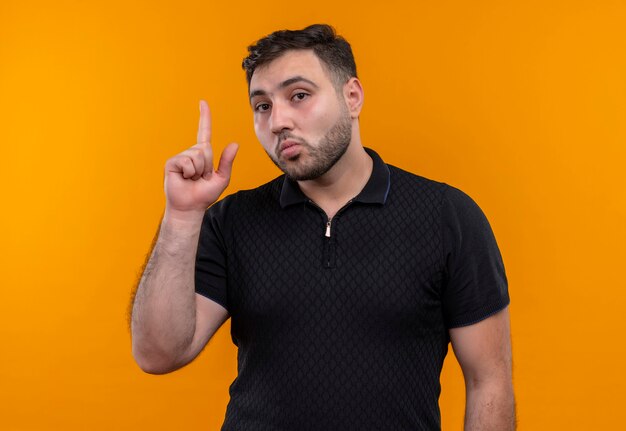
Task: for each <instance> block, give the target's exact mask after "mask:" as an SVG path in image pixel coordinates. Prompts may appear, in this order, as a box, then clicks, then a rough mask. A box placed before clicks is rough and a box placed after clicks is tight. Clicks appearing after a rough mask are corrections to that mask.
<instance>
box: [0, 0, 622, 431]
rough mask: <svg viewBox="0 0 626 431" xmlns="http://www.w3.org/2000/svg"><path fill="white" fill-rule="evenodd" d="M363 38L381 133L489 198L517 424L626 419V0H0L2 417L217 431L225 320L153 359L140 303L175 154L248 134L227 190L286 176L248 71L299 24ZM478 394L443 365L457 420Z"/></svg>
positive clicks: (226, 372) (367, 111) (0, 422)
mask: <svg viewBox="0 0 626 431" xmlns="http://www.w3.org/2000/svg"><path fill="white" fill-rule="evenodd" d="M314 22H329V23H331V24H333V25H334V26H335V27H336V28H337V29H338V31H339V32H340V33H341V34H343V35H345V36H346V37H347V39H348V40H349V41H350V42H351V43H352V45H353V48H354V52H355V55H356V59H357V65H358V68H359V72H360V77H361V79H362V82H363V85H364V88H365V93H366V100H365V107H364V111H363V114H362V117H361V120H362V122H361V124H362V131H363V141H364V143H365V145H367V146H370V147H372V148H374V149H375V150H377V151H378V152H379V153H380V154H381V155H382V156H383V158H384V159H385V160H386V161H387V162H388V163H392V164H396V165H399V166H401V167H403V168H405V169H408V170H411V171H413V172H416V173H418V174H421V175H423V176H427V177H430V178H432V179H436V180H439V181H445V182H448V183H450V184H452V185H455V186H457V187H459V188H461V189H463V190H464V191H465V192H467V193H468V194H470V195H471V196H472V197H473V198H474V199H475V200H476V201H477V202H478V203H479V205H480V206H481V207H482V208H483V210H484V211H485V213H486V214H487V216H488V217H489V219H490V221H491V224H492V227H493V229H494V231H495V233H496V236H497V238H498V242H499V244H500V247H501V250H502V254H503V256H504V259H505V264H506V268H507V274H508V277H509V282H510V292H511V296H512V306H511V313H512V331H513V348H514V362H515V364H514V365H515V376H514V377H515V389H516V394H517V402H518V418H519V429H520V430H604V429H607V430H608V429H617V428H618V427H620V426H621V425H623V424H624V423H626V413H625V409H624V408H623V404H624V401H625V398H626V396H625V395H624V394H625V393H626V376H625V372H624V367H623V364H624V359H623V358H624V356H625V354H626V349H625V347H624V342H623V332H624V329H625V327H626V325H625V324H624V320H623V309H624V303H625V301H624V300H625V298H626V293H625V291H626V289H625V288H626V283H624V276H623V275H622V271H623V267H624V263H623V261H624V257H625V253H624V244H625V240H626V228H625V225H626V223H625V222H626V217H625V215H626V199H625V192H624V186H625V185H626V181H625V180H624V174H623V173H622V172H623V171H622V170H623V167H624V165H625V163H626V150H625V149H624V144H625V141H626V3H625V2H624V1H617V0H615V1H608V0H602V1H600V0H593V1H592V0H588V1H572V0H567V1H525V2H502V1H485V0H480V1H471V2H469V1H440V2H432V1H417V2H415V1H408V0H407V1H404V2H399V1H394V0H389V1H386V2H383V3H374V4H373V5H372V6H366V5H365V3H364V2H363V3H358V2H339V1H334V0H333V1H328V0H321V1H317V2H304V3H299V2H293V1H285V0H275V1H272V2H269V3H268V2H252V1H248V0H245V1H237V2H215V1H195V2H190V1H176V2H166V1H136V2H122V1H119V0H115V1H106V2H104V1H78V0H74V1H69V0H60V1H55V2H51V1H50V2H44V1H17V0H8V1H7V0H4V1H2V2H1V3H0V143H1V149H2V153H1V154H2V159H1V162H0V163H1V165H0V166H1V168H0V185H1V187H2V192H1V195H0V198H1V199H2V211H0V226H1V227H2V232H1V233H0V254H1V256H0V283H1V284H2V287H1V290H0V339H1V354H0V429H3V430H44V429H59V430H72V429H77V430H78V429H90V430H99V429H102V430H110V429H120V430H122V429H128V430H131V429H152V430H169V429H186V430H207V429H210V430H213V429H218V428H219V425H220V424H221V422H222V419H223V415H224V411H225V406H226V403H227V395H228V386H229V383H230V382H231V380H232V379H233V377H234V375H235V371H236V364H235V353H236V352H235V348H234V346H233V345H232V344H231V342H230V336H229V329H230V326H229V325H228V324H227V325H226V326H225V327H224V328H222V330H220V332H219V333H218V334H217V335H216V337H215V338H214V339H213V340H212V341H211V343H210V346H209V348H207V349H206V350H205V352H204V353H203V354H202V355H201V356H200V358H199V359H198V360H196V361H195V362H194V363H193V364H191V365H190V366H188V367H187V368H185V369H183V370H181V371H179V372H176V373H174V374H171V375H167V376H160V377H159V376H150V375H146V374H143V373H142V372H141V371H140V370H139V369H138V367H137V366H136V365H135V364H134V362H133V360H132V357H131V353H130V337H129V332H128V329H127V323H126V308H127V304H128V299H129V294H130V290H131V287H132V286H133V284H134V283H135V281H136V278H137V276H138V272H139V269H140V266H141V264H142V263H143V260H144V256H145V254H146V253H147V252H148V248H149V245H150V243H151V240H152V237H153V235H154V233H155V231H156V228H157V225H158V222H159V219H160V216H161V213H162V210H163V205H164V197H163V191H162V175H163V174H162V170H163V164H164V162H165V160H166V159H167V158H168V157H171V156H172V155H174V154H176V153H178V152H180V151H182V150H183V149H185V148H187V147H189V146H191V145H193V143H194V141H195V133H196V126H197V117H198V100H199V99H200V98H206V99H207V100H208V101H209V103H210V104H211V106H212V110H213V115H214V117H213V118H214V140H213V142H214V145H215V146H216V147H218V148H219V149H221V148H223V147H224V146H225V145H226V144H227V143H228V142H230V141H237V142H239V143H240V144H241V146H242V148H241V149H240V153H239V155H238V159H237V160H236V162H235V171H234V177H233V180H232V183H231V186H230V189H229V190H230V191H235V190H237V189H240V188H251V187H254V186H255V185H258V184H260V183H262V182H265V181H267V180H269V179H271V178H273V177H274V176H275V175H277V174H278V171H277V170H276V169H275V168H274V166H273V165H272V164H271V162H269V161H268V160H267V157H266V155H265V153H264V152H263V150H262V149H261V147H260V145H259V144H258V142H257V141H256V138H255V136H254V132H253V128H252V116H251V111H250V109H249V107H248V106H247V101H246V85H245V80H244V74H243V71H241V69H240V67H239V65H240V62H241V59H242V58H243V57H244V55H245V54H246V50H245V48H246V46H247V45H248V44H249V43H251V42H253V41H255V40H256V39H257V38H259V37H261V36H263V35H265V34H267V33H269V32H271V31H273V30H276V29H279V28H301V27H303V26H305V25H307V24H310V23H314ZM463 403H464V391H463V381H462V376H461V374H460V372H459V368H458V366H457V365H456V362H455V361H454V359H453V357H452V356H451V355H450V356H449V358H448V361H447V362H446V367H445V371H444V375H443V394H442V398H441V408H442V415H443V428H444V430H460V429H461V423H462V417H463Z"/></svg>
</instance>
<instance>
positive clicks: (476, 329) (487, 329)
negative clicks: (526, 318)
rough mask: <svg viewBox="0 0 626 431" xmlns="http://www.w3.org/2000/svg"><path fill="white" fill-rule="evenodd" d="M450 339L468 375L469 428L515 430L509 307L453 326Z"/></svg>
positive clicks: (462, 367) (469, 430)
mask: <svg viewBox="0 0 626 431" xmlns="http://www.w3.org/2000/svg"><path fill="white" fill-rule="evenodd" d="M450 339H451V342H452V348H453V349H454V353H455V355H456V357H457V359H458V361H459V364H460V365H461V369H462V370H463V377H464V379H465V391H466V405H465V428H464V429H465V431H479V430H480V431H513V430H515V427H516V425H515V398H514V395H513V382H512V354H511V335H510V321H509V311H508V307H507V308H505V309H504V310H502V311H500V312H498V313H496V314H494V315H493V316H490V317H488V318H486V319H484V320H482V321H480V322H478V323H476V324H473V325H469V326H464V327H459V328H453V329H451V330H450Z"/></svg>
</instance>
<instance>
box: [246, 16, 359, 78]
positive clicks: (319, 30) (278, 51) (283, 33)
mask: <svg viewBox="0 0 626 431" xmlns="http://www.w3.org/2000/svg"><path fill="white" fill-rule="evenodd" d="M305 49H310V50H312V51H313V52H314V53H315V55H317V57H318V58H319V59H320V60H321V62H322V64H323V65H324V66H326V68H327V69H328V71H329V72H330V75H331V78H332V79H333V81H334V83H335V85H336V86H341V85H343V84H344V83H345V82H346V81H347V80H348V79H350V78H352V77H356V76H357V75H356V64H355V62H354V56H353V55H352V48H351V47H350V44H349V43H348V42H347V41H346V40H345V39H344V38H343V37H341V36H339V35H338V34H337V33H336V32H335V29H334V28H333V27H331V26H329V25H326V24H313V25H310V26H308V27H306V28H304V29H302V30H279V31H275V32H274V33H272V34H270V35H267V36H265V37H264V38H262V39H259V40H258V41H257V42H256V43H255V44H254V45H250V46H249V47H248V52H249V55H248V56H247V57H246V58H244V60H243V63H242V65H241V66H242V67H243V69H244V70H245V71H246V79H247V81H248V85H250V80H251V79H252V74H253V73H254V71H255V70H256V68H257V67H260V66H262V65H264V64H268V63H270V62H272V61H273V60H275V59H277V58H278V57H280V56H281V55H283V54H284V53H285V52H287V51H290V50H305Z"/></svg>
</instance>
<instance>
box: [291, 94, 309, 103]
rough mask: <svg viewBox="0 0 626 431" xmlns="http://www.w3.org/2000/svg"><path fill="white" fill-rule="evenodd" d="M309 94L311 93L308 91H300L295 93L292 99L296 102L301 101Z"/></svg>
mask: <svg viewBox="0 0 626 431" xmlns="http://www.w3.org/2000/svg"><path fill="white" fill-rule="evenodd" d="M308 96H309V94H308V93H303V92H299V93H296V94H294V95H293V96H292V97H291V99H292V100H293V101H294V102H300V101H301V100H304V99H306V98H307V97H308Z"/></svg>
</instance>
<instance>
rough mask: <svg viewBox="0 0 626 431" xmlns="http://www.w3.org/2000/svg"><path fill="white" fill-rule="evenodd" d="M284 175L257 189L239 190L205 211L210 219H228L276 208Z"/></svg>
mask: <svg viewBox="0 0 626 431" xmlns="http://www.w3.org/2000/svg"><path fill="white" fill-rule="evenodd" d="M284 177H285V176H284V175H280V176H278V177H276V178H274V179H273V180H271V181H269V182H267V183H265V184H262V185H260V186H258V187H255V188H253V189H248V190H239V191H237V192H235V193H232V194H230V195H228V196H225V197H224V198H222V199H220V200H219V201H217V202H216V203H214V204H213V205H211V207H209V208H208V209H207V212H206V215H207V216H208V217H210V218H219V219H224V218H230V217H232V216H233V215H235V214H241V213H250V212H252V211H259V210H261V209H262V208H264V207H271V206H278V199H279V196H280V191H281V188H282V185H283V181H284Z"/></svg>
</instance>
